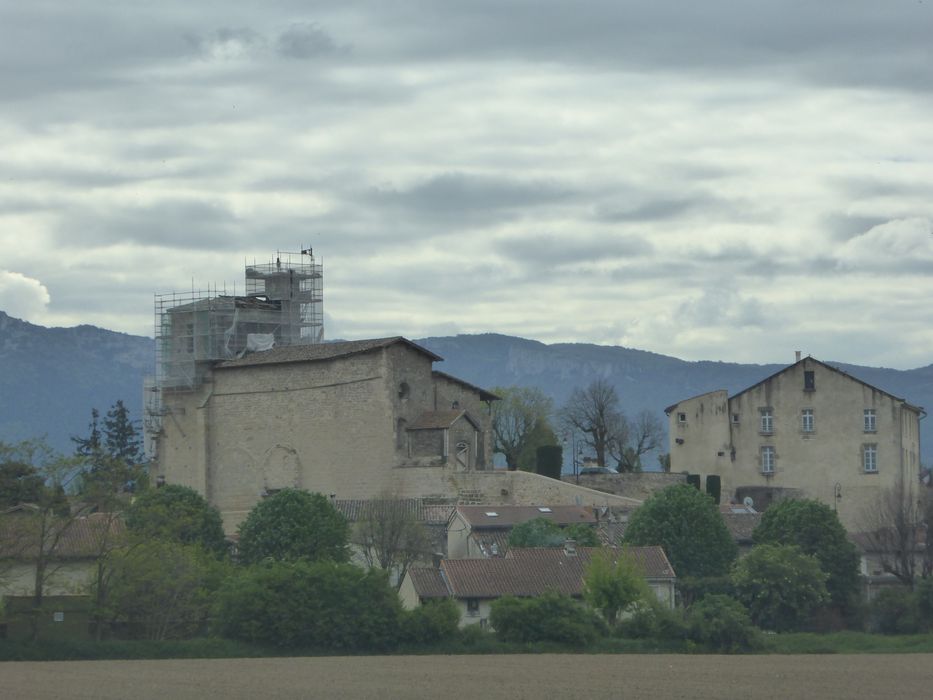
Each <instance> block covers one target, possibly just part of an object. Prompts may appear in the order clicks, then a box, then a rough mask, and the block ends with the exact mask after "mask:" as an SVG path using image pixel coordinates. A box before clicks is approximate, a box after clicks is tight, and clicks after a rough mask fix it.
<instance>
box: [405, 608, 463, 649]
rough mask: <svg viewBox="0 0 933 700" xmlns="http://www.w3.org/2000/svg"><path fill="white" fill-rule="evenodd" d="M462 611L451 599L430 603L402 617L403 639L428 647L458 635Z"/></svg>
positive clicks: (409, 642)
mask: <svg viewBox="0 0 933 700" xmlns="http://www.w3.org/2000/svg"><path fill="white" fill-rule="evenodd" d="M459 622H460V611H459V610H457V604H456V603H454V601H453V600H452V599H450V598H443V599H441V600H435V601H430V602H428V603H426V604H424V605H421V606H419V607H417V608H415V609H414V610H412V611H410V612H405V613H404V614H403V617H402V628H401V638H402V641H404V642H406V643H408V644H415V645H428V644H436V643H437V642H442V641H446V640H449V639H453V638H454V637H455V636H456V635H457V625H458V623H459Z"/></svg>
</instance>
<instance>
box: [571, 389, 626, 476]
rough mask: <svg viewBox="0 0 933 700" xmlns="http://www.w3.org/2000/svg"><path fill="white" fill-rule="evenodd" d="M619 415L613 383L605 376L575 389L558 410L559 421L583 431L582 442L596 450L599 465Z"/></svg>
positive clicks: (610, 444) (610, 442)
mask: <svg viewBox="0 0 933 700" xmlns="http://www.w3.org/2000/svg"><path fill="white" fill-rule="evenodd" d="M622 417H623V416H622V414H621V411H620V410H619V396H618V394H616V390H615V387H613V386H612V384H610V383H609V382H608V381H607V380H605V379H596V380H595V381H593V382H592V383H591V384H590V385H589V386H588V387H586V389H579V388H577V389H574V390H573V393H572V394H571V395H570V398H569V399H568V400H567V403H566V404H564V407H563V408H562V409H561V412H560V419H561V422H562V423H563V424H564V426H565V427H566V428H567V429H568V430H574V431H576V432H579V433H581V434H582V435H583V441H584V443H585V444H586V445H589V446H590V447H591V448H592V449H593V451H594V452H595V453H596V461H597V462H598V463H599V464H600V466H605V465H606V457H607V456H608V455H609V450H610V448H611V447H612V441H613V439H614V438H613V435H614V434H615V433H618V431H619V427H620V425H622V423H621V421H620V418H622Z"/></svg>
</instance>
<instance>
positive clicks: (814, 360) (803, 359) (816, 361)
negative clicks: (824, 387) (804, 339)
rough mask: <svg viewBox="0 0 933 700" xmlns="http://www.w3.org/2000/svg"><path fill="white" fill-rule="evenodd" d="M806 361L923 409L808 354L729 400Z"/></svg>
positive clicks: (919, 411) (907, 405) (730, 398)
mask: <svg viewBox="0 0 933 700" xmlns="http://www.w3.org/2000/svg"><path fill="white" fill-rule="evenodd" d="M806 362H813V363H816V364H818V365H819V366H820V367H823V368H825V369H828V370H829V371H831V372H835V373H836V374H841V375H842V376H843V377H846V378H847V379H851V380H852V381H853V382H858V383H859V384H861V385H862V386H865V387H868V388H869V389H871V390H872V391H877V392H879V393H881V394H884V395H885V396H888V397H890V398H892V399H894V400H895V401H901V402H903V403H904V406H905V407H907V408H909V409H911V410H914V411H917V412H918V413H922V412H923V409H922V408H921V407H920V406H914V405H913V404H910V403H908V402H907V400H906V399H904V398H902V397H900V396H895V395H894V394H892V393H891V392H889V391H885V390H884V389H881V388H879V387H877V386H874V385H873V384H869V383H868V382H866V381H863V380H861V379H859V378H858V377H856V376H854V375H851V374H849V373H848V372H844V371H843V370H841V369H839V368H838V367H833V366H832V365H828V364H826V363H825V362H821V361H820V360H817V359H816V358H815V357H810V356H809V355H808V356H807V357H804V358H801V359H800V360H798V361H797V362H795V363H794V364H792V365H788V366H787V367H784V368H783V369H780V370H778V371H777V372H775V373H774V374H771V375H769V376H767V377H765V378H764V379H762V380H760V381H758V382H755V383H754V384H752V385H751V386H747V387H745V388H744V389H742V390H741V391H740V392H738V393H736V394H733V395H732V396H730V397H729V400H730V401H731V400H732V399H734V398H736V397H739V396H741V395H742V394H744V393H746V392H749V391H751V390H752V389H754V388H755V387H757V386H759V385H761V384H764V383H765V382H767V381H770V380H771V379H774V378H775V377H777V376H778V375H780V374H783V373H784V372H787V371H789V370H791V369H793V368H794V367H796V366H797V365H800V364H804V363H806Z"/></svg>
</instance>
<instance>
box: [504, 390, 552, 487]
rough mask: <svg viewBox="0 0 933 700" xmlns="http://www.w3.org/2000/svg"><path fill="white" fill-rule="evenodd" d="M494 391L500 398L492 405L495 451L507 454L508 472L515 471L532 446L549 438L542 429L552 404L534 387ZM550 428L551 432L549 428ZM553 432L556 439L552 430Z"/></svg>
mask: <svg viewBox="0 0 933 700" xmlns="http://www.w3.org/2000/svg"><path fill="white" fill-rule="evenodd" d="M493 392H494V393H495V394H496V395H497V396H499V399H500V400H499V401H495V402H493V406H492V432H493V440H494V445H493V449H494V450H495V451H496V452H501V453H502V454H503V455H505V461H506V464H507V465H508V468H509V470H511V471H515V470H516V469H518V468H519V459H520V458H521V456H522V454H523V453H527V450H528V448H529V447H531V446H533V447H537V446H538V445H540V444H545V443H543V442H540V440H541V439H542V437H547V436H546V435H544V436H542V431H541V430H540V428H543V427H544V426H546V424H547V418H548V416H549V415H550V413H551V411H552V410H553V401H551V399H550V398H549V397H548V396H546V395H545V394H544V392H542V391H541V390H540V389H536V388H532V387H518V386H514V387H496V388H495V389H493ZM547 428H548V430H550V426H547ZM536 429H539V430H538V431H537V432H536ZM550 433H551V435H552V436H553V430H550ZM553 439H554V440H555V441H556V438H553ZM533 454H534V451H533V450H532V452H531V455H532V456H533Z"/></svg>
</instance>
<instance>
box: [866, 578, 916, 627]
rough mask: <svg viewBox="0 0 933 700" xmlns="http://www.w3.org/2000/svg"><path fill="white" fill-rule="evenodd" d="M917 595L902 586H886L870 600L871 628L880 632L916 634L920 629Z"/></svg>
mask: <svg viewBox="0 0 933 700" xmlns="http://www.w3.org/2000/svg"><path fill="white" fill-rule="evenodd" d="M917 598H918V597H917V596H916V595H914V594H913V593H911V592H910V591H908V590H907V589H904V588H887V589H885V590H883V591H881V592H879V593H878V595H877V597H876V598H875V599H874V600H873V601H872V602H871V606H870V611H871V612H870V617H871V624H872V629H873V630H874V631H876V632H881V633H882V634H916V633H917V632H919V631H920V628H921V622H920V606H919V605H918V599H917Z"/></svg>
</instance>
